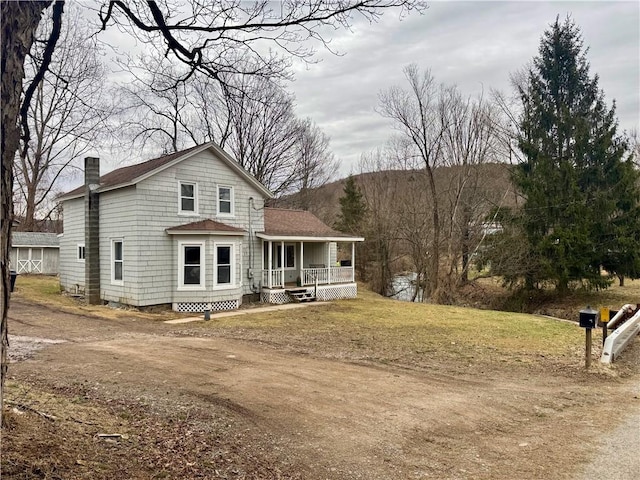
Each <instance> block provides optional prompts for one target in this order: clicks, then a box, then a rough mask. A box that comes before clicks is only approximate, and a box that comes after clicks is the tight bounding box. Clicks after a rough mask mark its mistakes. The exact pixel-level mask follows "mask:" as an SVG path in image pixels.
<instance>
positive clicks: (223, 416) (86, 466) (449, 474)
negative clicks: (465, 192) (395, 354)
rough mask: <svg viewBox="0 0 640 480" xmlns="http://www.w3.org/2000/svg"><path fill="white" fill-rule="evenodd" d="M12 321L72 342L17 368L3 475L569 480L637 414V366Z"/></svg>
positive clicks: (150, 326)
mask: <svg viewBox="0 0 640 480" xmlns="http://www.w3.org/2000/svg"><path fill="white" fill-rule="evenodd" d="M10 317H11V319H12V320H11V324H10V325H11V327H12V333H13V334H16V335H23V336H32V337H38V338H52V339H57V340H65V343H59V344H55V345H51V346H48V347H47V348H45V349H42V350H40V351H38V352H34V353H33V356H32V357H31V358H29V359H27V360H24V361H19V362H16V363H13V364H12V365H11V367H10V370H9V376H10V383H9V388H8V392H7V398H8V423H7V426H6V427H5V428H4V430H3V440H2V448H3V456H2V473H3V478H15V479H18V478H20V479H32V478H64V479H81V478H96V479H101V478H105V479H106V478H114V477H119V478H135V479H137V478H140V479H142V478H175V479H180V478H212V479H216V478H255V479H278V478H286V479H297V478H303V479H335V480H337V479H405V478H407V479H408V478H447V479H497V480H501V479H502V480H507V479H509V480H511V479H513V478H523V479H524V478H545V479H572V478H574V477H575V475H576V474H578V473H579V472H580V471H581V468H582V465H583V464H584V463H585V462H586V461H588V459H589V456H590V455H591V453H592V452H593V451H594V450H595V443H594V442H595V440H596V439H597V438H598V436H599V435H600V433H601V430H602V429H603V428H611V427H613V426H614V425H615V421H613V422H612V423H611V425H609V422H610V421H611V420H612V419H614V418H617V417H616V416H614V414H619V412H620V410H621V409H623V408H624V407H621V406H623V405H627V404H628V403H629V402H634V401H636V402H637V400H634V399H631V398H628V395H629V389H628V388H625V387H626V384H627V383H628V381H629V380H625V379H622V378H621V375H622V376H624V377H626V378H636V377H635V376H636V375H637V366H636V365H635V364H634V363H633V361H631V360H630V363H627V364H625V363H622V364H620V365H619V366H617V367H615V368H614V369H605V368H602V367H599V366H598V367H596V368H594V369H593V370H592V371H591V372H588V373H586V372H584V371H583V370H582V369H581V368H580V367H579V365H578V363H579V359H577V360H566V361H565V364H564V365H563V364H562V362H563V360H562V359H560V360H558V359H554V360H545V359H540V362H531V363H519V364H505V365H502V366H501V363H502V362H501V361H500V360H496V361H492V360H491V359H484V358H483V359H481V360H482V361H477V360H478V359H476V361H475V362H474V364H473V365H471V366H469V364H468V359H466V358H462V359H461V360H460V362H459V363H457V364H452V363H451V357H450V356H442V357H440V356H438V355H437V354H436V353H429V354H427V355H425V354H420V355H419V356H417V354H416V353H410V352H407V353H406V354H405V355H403V356H402V358H401V359H400V360H401V361H399V362H394V361H391V360H387V361H386V362H385V363H382V362H380V361H379V360H376V359H380V358H381V356H380V355H378V352H375V351H369V352H362V351H361V350H360V349H357V348H356V349H348V348H345V346H344V345H345V344H344V342H338V341H337V340H335V341H332V338H333V337H331V336H327V337H324V338H320V337H314V338H313V340H312V341H307V347H306V348H304V339H297V340H294V338H295V336H294V335H293V334H292V335H290V336H288V337H286V340H283V337H280V339H278V338H277V337H270V336H269V335H267V334H265V333H260V332H257V331H251V332H246V331H243V330H242V329H227V330H223V329H220V330H216V329H215V328H213V329H212V328H204V327H198V326H194V327H193V328H187V329H185V328H181V329H180V330H177V329H176V328H175V326H170V325H164V324H159V323H157V322H149V321H140V320H137V321H133V320H127V319H119V320H100V319H96V318H90V317H82V316H75V315H69V314H63V313H59V312H54V311H50V310H47V309H44V308H42V307H38V306H34V305H29V304H24V303H23V304H20V303H13V304H12V307H11V311H10ZM229 337H235V338H229ZM381 348H382V347H381ZM638 350H640V349H638V347H637V346H634V350H633V352H634V353H633V355H631V356H630V357H628V358H630V359H638ZM487 355H489V356H490V354H487ZM634 355H635V357H634ZM465 369H466V371H465ZM104 434H110V435H111V436H106V437H105V436H104Z"/></svg>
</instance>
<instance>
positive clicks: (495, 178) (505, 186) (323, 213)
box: [270, 163, 517, 225]
mask: <svg viewBox="0 0 640 480" xmlns="http://www.w3.org/2000/svg"><path fill="white" fill-rule="evenodd" d="M475 168H476V169H478V170H479V171H478V172H476V175H477V177H478V178H479V179H481V181H480V182H479V185H480V190H481V195H482V196H483V197H485V198H487V199H489V203H490V204H491V203H493V204H495V206H498V205H501V206H504V207H514V206H515V205H516V204H517V198H516V195H515V194H514V189H513V186H512V183H511V180H510V173H509V170H510V168H511V165H508V164H505V163H487V164H484V165H478V166H476V167H475ZM459 169H460V167H440V168H437V169H436V171H435V180H436V188H437V189H438V191H441V192H446V191H447V190H448V185H449V184H450V183H451V182H452V179H454V178H455V177H456V175H455V174H456V173H457V172H458V171H459ZM418 174H419V173H418V172H416V171H413V170H384V171H380V172H365V173H360V174H357V175H354V178H355V180H356V183H357V184H358V185H359V186H360V188H361V189H364V187H365V186H366V185H367V184H372V183H378V184H380V183H388V184H390V185H391V184H394V185H396V186H398V185H400V186H401V185H403V184H408V183H409V182H411V181H412V180H413V179H414V177H415V176H416V175H418ZM345 180H346V179H344V178H343V179H340V180H337V181H335V182H331V183H327V184H326V185H323V186H322V187H319V188H315V189H312V190H309V191H307V192H298V193H295V194H293V195H288V196H285V197H282V198H279V199H274V200H272V201H271V202H270V205H271V206H278V207H286V208H303V209H308V210H309V211H311V212H313V213H314V214H315V215H316V216H318V217H319V218H320V219H322V220H323V221H324V222H325V223H327V224H328V225H333V224H334V222H335V220H336V218H337V215H338V213H339V211H340V203H339V199H340V197H342V195H343V191H344V182H345ZM487 213H488V212H487Z"/></svg>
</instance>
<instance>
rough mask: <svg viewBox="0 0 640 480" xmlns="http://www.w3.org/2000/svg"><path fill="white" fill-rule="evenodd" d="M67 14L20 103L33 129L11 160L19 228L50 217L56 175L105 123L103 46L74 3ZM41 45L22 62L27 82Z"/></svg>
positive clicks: (45, 30) (43, 30)
mask: <svg viewBox="0 0 640 480" xmlns="http://www.w3.org/2000/svg"><path fill="white" fill-rule="evenodd" d="M72 10H73V11H72V12H71V13H69V14H67V15H66V16H65V19H64V22H63V28H62V31H61V34H60V39H59V40H58V42H59V47H58V48H57V49H56V50H55V51H54V53H53V56H52V58H51V62H50V65H49V68H48V71H47V72H46V73H45V74H44V76H43V77H42V79H41V80H40V82H39V83H38V84H37V85H36V88H35V90H34V94H33V99H32V101H31V102H30V104H29V105H28V108H26V109H24V110H23V112H22V115H23V119H22V121H23V124H24V122H26V124H28V125H29V129H30V132H31V135H30V137H29V139H28V141H27V139H26V138H23V141H22V142H21V143H20V148H19V152H18V155H17V158H16V165H15V180H16V186H17V191H16V194H17V198H16V199H15V202H16V204H17V205H20V206H21V207H22V208H21V210H20V215H21V217H22V219H21V222H22V223H21V225H20V227H21V229H23V230H27V231H28V230H34V229H36V228H37V226H36V223H37V220H38V217H39V218H40V219H45V220H46V219H48V218H49V216H50V214H51V212H53V210H54V209H55V204H54V202H52V201H51V198H50V197H51V194H52V193H56V191H55V188H56V185H57V181H58V180H59V179H60V178H61V177H63V176H64V175H65V174H67V173H68V171H69V167H72V166H73V162H74V161H75V160H77V159H78V158H79V157H80V156H81V155H82V154H83V153H84V152H86V151H87V149H89V148H91V147H93V146H94V145H95V142H96V141H97V140H98V139H99V137H100V135H101V134H102V133H103V132H104V131H105V129H106V119H107V118H108V116H109V114H110V107H109V105H108V104H107V102H106V100H105V97H106V95H105V79H104V75H105V70H104V67H103V66H102V64H101V59H100V56H101V52H100V50H99V49H98V47H97V46H96V43H95V41H94V40H93V39H91V38H90V35H91V32H90V30H89V29H88V28H87V26H86V25H83V23H82V19H81V18H79V12H78V10H77V9H72ZM51 28H52V26H51V25H50V24H49V23H48V22H47V23H42V24H41V25H40V28H39V31H38V32H37V33H36V35H37V36H38V37H40V38H46V37H47V36H49V34H50V31H51ZM43 50H44V48H43V47H42V45H39V44H37V45H35V48H34V49H33V51H32V52H31V55H30V58H29V61H28V63H27V64H26V66H25V67H26V78H25V84H26V85H29V84H31V82H32V81H33V78H34V77H35V75H36V74H37V72H38V70H39V66H40V64H41V63H42V60H43V59H42V56H43V53H44V52H43Z"/></svg>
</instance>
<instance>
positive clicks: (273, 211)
mask: <svg viewBox="0 0 640 480" xmlns="http://www.w3.org/2000/svg"><path fill="white" fill-rule="evenodd" d="M256 235H257V236H258V237H259V238H262V239H264V240H298V241H315V242H362V241H363V240H364V238H362V237H355V236H353V235H349V234H348V233H342V232H339V231H337V230H334V229H333V228H331V227H329V226H328V225H326V224H325V223H324V222H322V220H320V219H319V218H318V217H316V216H315V215H314V214H313V213H311V212H307V211H306V210H292V209H287V208H271V207H266V208H265V209H264V232H259V233H257V234H256Z"/></svg>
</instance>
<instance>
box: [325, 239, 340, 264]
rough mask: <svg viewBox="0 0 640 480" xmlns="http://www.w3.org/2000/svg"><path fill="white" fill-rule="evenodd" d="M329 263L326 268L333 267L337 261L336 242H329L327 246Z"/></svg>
mask: <svg viewBox="0 0 640 480" xmlns="http://www.w3.org/2000/svg"><path fill="white" fill-rule="evenodd" d="M329 261H330V262H331V263H330V265H327V266H328V267H330V266H332V265H335V264H336V262H337V261H338V244H337V243H336V242H331V243H330V244H329Z"/></svg>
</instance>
